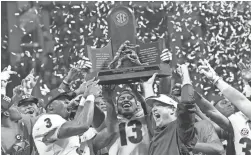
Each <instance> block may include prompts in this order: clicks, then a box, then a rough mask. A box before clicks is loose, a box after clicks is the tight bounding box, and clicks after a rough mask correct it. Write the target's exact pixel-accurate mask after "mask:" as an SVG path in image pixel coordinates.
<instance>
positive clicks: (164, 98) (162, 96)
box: [146, 94, 178, 108]
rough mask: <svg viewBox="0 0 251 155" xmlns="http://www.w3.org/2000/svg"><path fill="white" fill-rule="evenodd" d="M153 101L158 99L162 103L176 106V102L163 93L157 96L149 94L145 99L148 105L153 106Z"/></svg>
mask: <svg viewBox="0 0 251 155" xmlns="http://www.w3.org/2000/svg"><path fill="white" fill-rule="evenodd" d="M154 101H159V102H161V103H164V104H168V105H172V106H174V107H175V108H177V105H178V103H177V102H176V101H174V100H173V99H172V98H171V97H169V96H167V95H165V94H160V95H158V96H151V97H148V98H147V99H146V103H147V104H148V105H149V106H150V107H153V104H154Z"/></svg>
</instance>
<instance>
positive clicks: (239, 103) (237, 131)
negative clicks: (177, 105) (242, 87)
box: [196, 60, 251, 155]
mask: <svg viewBox="0 0 251 155" xmlns="http://www.w3.org/2000/svg"><path fill="white" fill-rule="evenodd" d="M199 71H200V72H201V73H203V74H204V75H205V76H206V77H207V78H208V79H209V80H211V81H212V82H213V84H215V85H216V86H217V87H218V88H219V89H220V91H221V92H222V94H223V95H224V97H225V98H226V99H228V100H229V101H230V102H231V103H232V104H233V105H234V106H235V107H236V108H237V109H239V110H240V111H239V112H236V113H234V114H232V115H230V116H229V117H228V118H227V117H226V116H224V115H223V114H221V113H220V112H219V111H218V110H216V108H215V107H214V106H213V105H212V104H210V103H209V102H208V101H207V100H206V99H204V98H203V97H202V96H201V95H199V94H196V96H197V98H199V100H200V101H199V103H200V104H198V105H199V106H200V105H201V109H202V110H203V109H204V112H205V114H207V115H208V116H209V117H210V118H211V119H212V120H213V121H214V122H215V123H217V124H218V125H219V126H220V127H221V128H223V129H224V130H225V131H228V132H229V133H230V134H232V135H234V136H233V139H234V145H235V151H236V154H237V155H247V154H250V153H251V133H250V131H251V123H250V119H251V102H250V101H249V100H248V99H247V98H246V97H245V96H244V95H243V94H242V93H241V92H239V91H238V90H236V89H234V88H233V87H231V86H230V85H229V84H227V83H226V82H225V81H223V80H222V78H220V77H219V76H218V75H217V74H216V72H215V71H214V70H213V68H212V67H211V66H210V64H209V63H208V62H207V61H206V60H205V61H202V66H200V67H199ZM221 102H224V103H229V102H226V100H222V101H221ZM218 104H219V103H218ZM232 112H233V111H232Z"/></svg>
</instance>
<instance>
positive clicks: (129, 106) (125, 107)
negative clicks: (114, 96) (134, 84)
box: [117, 93, 137, 116]
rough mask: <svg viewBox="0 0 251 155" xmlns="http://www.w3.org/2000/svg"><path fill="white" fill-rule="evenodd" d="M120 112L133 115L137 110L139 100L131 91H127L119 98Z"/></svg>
mask: <svg viewBox="0 0 251 155" xmlns="http://www.w3.org/2000/svg"><path fill="white" fill-rule="evenodd" d="M117 104H118V105H117V106H118V113H119V114H121V115H129V116H130V115H133V114H134V113H135V112H136V110H137V101H136V99H135V98H134V96H133V95H132V94H130V93H125V94H122V95H120V96H119V98H118V103H117Z"/></svg>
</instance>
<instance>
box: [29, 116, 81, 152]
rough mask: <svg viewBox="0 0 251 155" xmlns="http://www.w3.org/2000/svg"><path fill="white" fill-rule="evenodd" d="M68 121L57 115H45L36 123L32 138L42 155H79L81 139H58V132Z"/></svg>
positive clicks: (74, 137)
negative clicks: (78, 149)
mask: <svg viewBox="0 0 251 155" xmlns="http://www.w3.org/2000/svg"><path fill="white" fill-rule="evenodd" d="M65 122H66V120H65V119H64V118H62V117H61V116H59V115H56V114H43V115H41V116H40V117H39V118H38V120H37V121H36V123H35V125H34V127H33V130H32V136H33V139H34V142H35V145H36V147H37V150H38V152H39V154H40V155H78V153H77V152H76V150H77V148H79V146H80V143H79V137H78V136H72V137H69V138H65V139H58V136H57V135H58V132H59V129H60V127H61V125H62V124H64V123H65Z"/></svg>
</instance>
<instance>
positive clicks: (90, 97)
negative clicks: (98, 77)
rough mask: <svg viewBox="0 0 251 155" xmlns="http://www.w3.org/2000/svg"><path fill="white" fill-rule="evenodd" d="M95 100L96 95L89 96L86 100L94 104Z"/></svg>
mask: <svg viewBox="0 0 251 155" xmlns="http://www.w3.org/2000/svg"><path fill="white" fill-rule="evenodd" d="M94 100H95V97H94V95H88V96H87V98H86V101H92V102H94Z"/></svg>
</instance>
